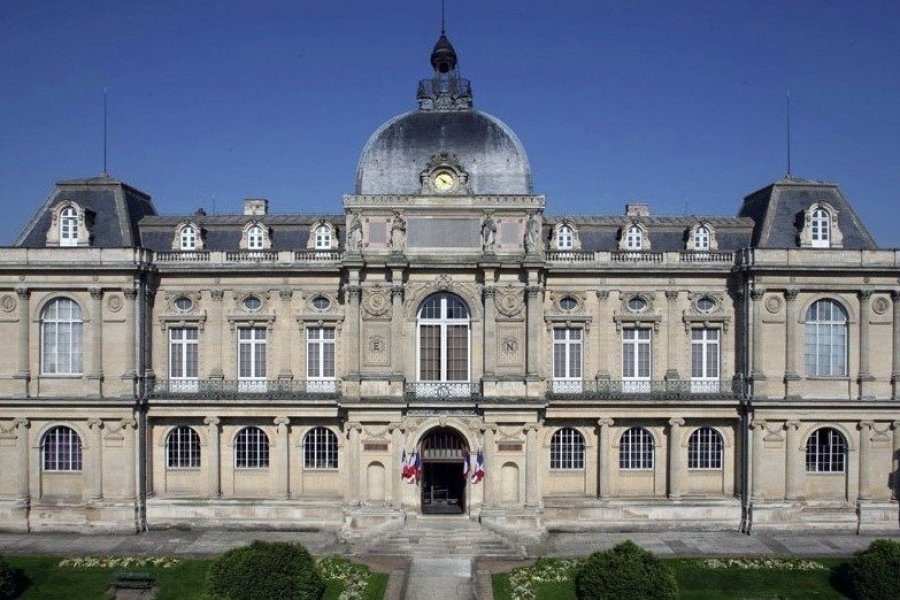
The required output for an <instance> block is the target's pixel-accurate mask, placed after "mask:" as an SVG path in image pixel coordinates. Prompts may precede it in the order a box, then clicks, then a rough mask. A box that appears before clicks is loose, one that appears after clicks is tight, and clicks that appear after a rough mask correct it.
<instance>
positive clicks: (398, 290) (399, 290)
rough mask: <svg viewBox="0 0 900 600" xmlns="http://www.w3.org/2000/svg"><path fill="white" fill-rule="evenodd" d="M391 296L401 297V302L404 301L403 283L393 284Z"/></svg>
mask: <svg viewBox="0 0 900 600" xmlns="http://www.w3.org/2000/svg"><path fill="white" fill-rule="evenodd" d="M391 296H392V297H397V296H399V297H400V299H401V300H402V299H403V284H402V283H392V284H391Z"/></svg>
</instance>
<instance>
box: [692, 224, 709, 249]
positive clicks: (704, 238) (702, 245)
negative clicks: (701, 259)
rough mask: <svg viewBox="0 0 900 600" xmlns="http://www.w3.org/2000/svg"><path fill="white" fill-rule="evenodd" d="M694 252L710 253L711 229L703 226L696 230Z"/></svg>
mask: <svg viewBox="0 0 900 600" xmlns="http://www.w3.org/2000/svg"><path fill="white" fill-rule="evenodd" d="M694 250H698V251H700V252H707V251H709V229H707V228H706V227H704V226H703V225H701V226H700V227H698V228H697V229H695V230H694Z"/></svg>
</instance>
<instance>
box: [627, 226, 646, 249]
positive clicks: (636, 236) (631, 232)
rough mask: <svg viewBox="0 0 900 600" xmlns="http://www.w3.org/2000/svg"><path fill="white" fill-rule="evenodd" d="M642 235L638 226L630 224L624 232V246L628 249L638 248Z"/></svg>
mask: <svg viewBox="0 0 900 600" xmlns="http://www.w3.org/2000/svg"><path fill="white" fill-rule="evenodd" d="M643 237H644V236H643V232H642V231H641V230H640V228H638V227H637V226H636V225H632V226H631V227H629V228H628V232H627V233H626V234H625V247H626V248H627V249H628V250H640V249H641V242H642V241H643Z"/></svg>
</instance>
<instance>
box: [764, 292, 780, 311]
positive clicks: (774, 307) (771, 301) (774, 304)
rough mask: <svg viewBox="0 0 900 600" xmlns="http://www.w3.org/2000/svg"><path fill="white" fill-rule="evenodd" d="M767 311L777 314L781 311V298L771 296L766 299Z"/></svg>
mask: <svg viewBox="0 0 900 600" xmlns="http://www.w3.org/2000/svg"><path fill="white" fill-rule="evenodd" d="M766 310H767V311H769V312H770V313H772V314H773V315H774V314H776V313H777V312H778V311H779V310H781V298H779V297H778V296H769V297H768V298H766Z"/></svg>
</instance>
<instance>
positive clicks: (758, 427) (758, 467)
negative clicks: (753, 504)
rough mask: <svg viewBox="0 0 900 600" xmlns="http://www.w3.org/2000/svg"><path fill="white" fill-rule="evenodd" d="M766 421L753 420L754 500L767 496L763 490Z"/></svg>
mask: <svg viewBox="0 0 900 600" xmlns="http://www.w3.org/2000/svg"><path fill="white" fill-rule="evenodd" d="M767 431H768V430H767V429H766V422H765V421H753V434H752V435H753V440H752V442H753V444H752V446H753V448H752V450H751V451H752V452H753V455H752V456H751V466H752V468H753V473H751V481H750V485H751V487H752V489H751V493H750V497H751V498H753V499H754V500H762V499H764V498H765V494H763V491H762V485H763V483H762V482H763V476H762V475H763V469H764V468H765V467H764V465H765V462H764V461H763V449H764V447H765V444H764V442H765V440H766V432H767Z"/></svg>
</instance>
